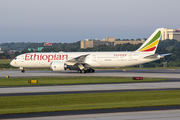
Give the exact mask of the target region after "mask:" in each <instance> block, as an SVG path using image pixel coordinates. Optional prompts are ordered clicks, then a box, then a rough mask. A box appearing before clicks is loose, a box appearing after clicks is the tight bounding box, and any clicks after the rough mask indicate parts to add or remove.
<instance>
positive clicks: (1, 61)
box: [0, 59, 12, 64]
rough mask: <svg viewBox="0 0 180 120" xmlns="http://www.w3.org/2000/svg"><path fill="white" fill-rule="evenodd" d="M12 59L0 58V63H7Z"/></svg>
mask: <svg viewBox="0 0 180 120" xmlns="http://www.w3.org/2000/svg"><path fill="white" fill-rule="evenodd" d="M11 61H12V59H0V64H9V63H10V62H11Z"/></svg>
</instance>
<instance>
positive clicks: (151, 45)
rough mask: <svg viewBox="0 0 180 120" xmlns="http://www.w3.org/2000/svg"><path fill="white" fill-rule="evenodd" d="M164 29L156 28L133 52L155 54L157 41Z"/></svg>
mask: <svg viewBox="0 0 180 120" xmlns="http://www.w3.org/2000/svg"><path fill="white" fill-rule="evenodd" d="M163 29H164V28H158V29H156V30H155V31H154V33H153V34H152V35H151V36H150V37H149V38H148V39H147V40H146V41H145V42H144V43H143V44H142V45H141V47H140V48H139V49H138V50H136V51H135V52H145V53H152V54H155V52H156V49H157V46H158V43H159V40H160V38H161V35H162V32H163Z"/></svg>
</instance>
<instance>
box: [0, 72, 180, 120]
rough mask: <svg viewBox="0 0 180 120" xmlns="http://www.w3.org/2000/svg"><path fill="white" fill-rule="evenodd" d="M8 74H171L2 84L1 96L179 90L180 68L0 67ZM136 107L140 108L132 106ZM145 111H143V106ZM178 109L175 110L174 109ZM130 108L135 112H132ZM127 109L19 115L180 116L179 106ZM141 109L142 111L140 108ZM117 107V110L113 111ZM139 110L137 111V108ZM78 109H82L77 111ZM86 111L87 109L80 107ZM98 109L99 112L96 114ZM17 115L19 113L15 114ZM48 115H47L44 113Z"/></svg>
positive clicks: (65, 118) (102, 119)
mask: <svg viewBox="0 0 180 120" xmlns="http://www.w3.org/2000/svg"><path fill="white" fill-rule="evenodd" d="M6 75H9V76H10V77H12V78H13V77H46V76H47V77H61V76H68V77H69V76H82V77H84V76H99V77H101V76H103V77H136V76H138V77H146V78H169V80H168V81H164V82H147V83H146V82H142V83H111V84H82V85H54V86H27V87H25V86H22V87H0V96H1V97H2V96H24V95H52V94H74V93H95V92H127V91H152V90H180V69H137V70H126V71H123V70H96V72H95V73H86V74H79V73H77V72H76V71H64V72H52V71H38V70H36V71H32V70H31V71H26V72H25V73H21V72H20V71H17V70H0V78H5V76H6ZM132 109H137V110H134V111H133V110H132ZM140 109H141V110H142V111H141V110H140ZM174 109H176V110H174ZM131 110H132V111H133V112H131ZM131 110H129V111H126V110H125V109H121V110H120V112H119V110H118V111H115V110H114V109H113V110H106V112H105V113H102V112H100V113H99V112H97V111H95V112H94V113H93V112H92V113H91V112H89V113H82V114H78V113H75V114H74V115H72V113H73V112H72V111H71V112H68V115H66V114H63V115H61V116H59V115H58V114H56V115H55V113H54V112H53V113H49V115H48V113H45V114H44V115H43V113H42V116H41V115H39V114H41V113H37V116H36V115H35V116H33V114H28V115H30V116H29V117H28V115H27V116H24V117H23V115H22V117H18V119H22V120H31V119H38V120H41V119H43V120H46V119H54V120H58V119H61V120H71V119H73V120H74V119H78V120H79V119H80V120H87V119H88V120H96V119H98V120H109V119H113V120H119V119H122V120H125V119H129V120H131V119H150V120H151V119H153V120H156V119H172V120H173V119H179V118H180V115H179V113H180V106H177V107H176V108H171V109H169V108H168V109H164V107H163V109H159V108H157V109H156V108H154V109H151V110H152V111H144V110H150V108H149V107H148V108H144V110H143V108H131ZM139 110H140V111H139ZM113 111H114V112H113ZM135 111H136V112H135ZM78 112H79V111H78ZM80 112H84V111H80ZM109 112H111V113H109ZM97 113H98V114H97ZM19 115H20V114H18V115H3V116H4V117H3V116H2V117H3V118H4V119H11V118H12V119H13V118H17V116H19ZM15 116H16V117H15ZM45 116H46V117H45Z"/></svg>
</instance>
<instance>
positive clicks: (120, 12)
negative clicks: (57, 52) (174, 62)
mask: <svg viewBox="0 0 180 120" xmlns="http://www.w3.org/2000/svg"><path fill="white" fill-rule="evenodd" d="M179 6H180V0H0V43H7V42H8V43H10V42H39V43H40V42H52V43H55V42H56V43H60V42H61V43H65V42H66V43H72V42H77V41H80V40H85V39H104V38H105V37H115V38H116V39H117V38H120V39H137V38H140V39H142V38H148V37H149V36H150V35H151V34H152V33H153V32H154V31H155V29H157V28H159V27H164V28H170V29H178V28H180V12H179V11H180V10H179Z"/></svg>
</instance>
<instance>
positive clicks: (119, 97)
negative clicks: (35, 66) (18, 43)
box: [0, 90, 180, 114]
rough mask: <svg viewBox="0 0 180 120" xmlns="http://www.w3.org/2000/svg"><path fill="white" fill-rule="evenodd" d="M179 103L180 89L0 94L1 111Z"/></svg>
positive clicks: (30, 111) (22, 111)
mask: <svg viewBox="0 0 180 120" xmlns="http://www.w3.org/2000/svg"><path fill="white" fill-rule="evenodd" d="M171 105H180V90H173V91H143V92H114V93H88V94H62V95H41V96H40V95H39V96H14V97H0V108H1V109H0V114H15V113H32V112H54V111H71V110H93V109H111V108H132V107H150V106H171Z"/></svg>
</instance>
